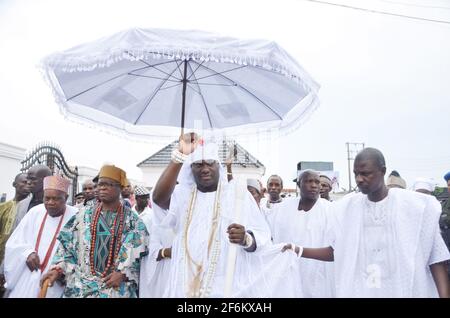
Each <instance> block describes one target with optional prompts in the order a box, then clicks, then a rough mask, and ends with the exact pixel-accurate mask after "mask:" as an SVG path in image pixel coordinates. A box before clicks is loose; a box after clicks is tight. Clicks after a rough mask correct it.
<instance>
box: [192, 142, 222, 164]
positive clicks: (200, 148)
mask: <svg viewBox="0 0 450 318" xmlns="http://www.w3.org/2000/svg"><path fill="white" fill-rule="evenodd" d="M201 160H216V161H217V162H220V160H219V147H218V146H217V144H216V143H214V142H205V141H201V142H199V143H198V145H197V148H195V150H194V152H193V153H192V154H191V155H190V156H189V161H190V163H193V162H196V161H201Z"/></svg>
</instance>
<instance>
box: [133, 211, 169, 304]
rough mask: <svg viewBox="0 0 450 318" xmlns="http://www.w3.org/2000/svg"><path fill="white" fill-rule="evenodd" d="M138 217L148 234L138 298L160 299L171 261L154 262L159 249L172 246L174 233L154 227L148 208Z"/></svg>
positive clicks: (151, 213) (166, 282) (166, 259)
mask: <svg viewBox="0 0 450 318" xmlns="http://www.w3.org/2000/svg"><path fill="white" fill-rule="evenodd" d="M139 217H140V218H141V220H142V221H143V222H144V224H145V226H146V228H147V231H148V232H149V233H150V244H149V247H148V250H149V253H148V255H147V256H145V257H144V258H143V259H142V261H141V272H140V278H139V297H140V298H160V297H162V296H163V292H164V289H165V288H166V285H167V284H168V278H169V270H170V262H171V259H170V258H165V259H162V260H160V261H156V258H157V257H158V252H159V250H160V249H162V248H168V247H171V246H172V242H173V238H174V236H175V233H174V231H173V229H171V228H163V227H160V226H156V225H154V224H153V223H154V222H153V218H154V216H153V211H152V210H151V209H150V208H148V207H147V208H146V209H145V210H144V211H143V212H142V213H141V214H139Z"/></svg>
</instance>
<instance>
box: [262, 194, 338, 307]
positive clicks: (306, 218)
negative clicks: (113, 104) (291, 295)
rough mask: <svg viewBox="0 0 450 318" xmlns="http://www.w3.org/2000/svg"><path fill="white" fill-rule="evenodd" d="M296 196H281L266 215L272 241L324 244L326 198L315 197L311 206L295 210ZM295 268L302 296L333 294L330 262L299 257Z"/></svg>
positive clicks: (327, 209)
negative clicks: (283, 197)
mask: <svg viewBox="0 0 450 318" xmlns="http://www.w3.org/2000/svg"><path fill="white" fill-rule="evenodd" d="M299 202H300V198H290V199H285V200H283V202H281V203H279V204H277V205H276V207H274V208H273V211H272V213H270V214H268V215H267V222H268V223H269V227H270V229H271V233H272V239H273V242H274V243H281V242H291V243H294V244H295V245H299V246H304V247H323V246H324V245H325V244H326V233H327V229H328V225H327V224H328V218H329V216H328V213H329V207H330V204H331V203H330V202H328V201H327V200H325V199H321V198H319V199H318V200H317V202H316V203H315V204H314V206H313V207H312V209H311V210H309V211H307V212H305V211H303V210H301V211H299V210H298V205H299ZM298 271H299V273H300V276H301V279H302V287H303V293H304V297H308V298H309V297H334V286H333V285H334V282H333V263H332V262H323V261H317V260H313V259H306V258H300V259H299V261H298Z"/></svg>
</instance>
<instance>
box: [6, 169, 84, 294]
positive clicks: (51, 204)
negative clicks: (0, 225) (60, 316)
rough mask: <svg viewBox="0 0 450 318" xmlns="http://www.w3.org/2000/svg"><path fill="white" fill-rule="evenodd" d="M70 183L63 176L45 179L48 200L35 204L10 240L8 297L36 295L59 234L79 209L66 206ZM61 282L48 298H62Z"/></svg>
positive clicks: (7, 279)
mask: <svg viewBox="0 0 450 318" xmlns="http://www.w3.org/2000/svg"><path fill="white" fill-rule="evenodd" d="M69 185H70V182H69V181H68V180H66V179H64V178H62V177H59V176H48V177H45V178H44V198H43V200H44V203H42V204H39V205H37V206H35V207H33V208H32V209H31V210H30V211H28V213H27V214H26V215H25V217H24V218H23V219H22V221H21V222H20V223H19V225H18V227H17V228H16V229H15V230H14V232H13V234H12V235H11V237H10V238H9V240H8V242H7V243H6V251H5V277H6V284H7V292H8V297H11V298H16V297H20V298H36V297H38V294H39V281H40V279H41V275H42V273H45V272H47V270H48V267H49V265H50V263H51V259H52V257H53V255H54V253H55V252H56V249H57V247H58V244H59V242H58V240H57V239H56V237H57V236H58V233H59V231H60V229H61V228H62V227H63V226H64V224H65V223H66V222H67V221H68V220H69V219H70V218H71V217H72V216H73V215H74V214H75V213H76V212H77V209H76V208H74V207H71V206H68V205H66V200H67V196H68V195H67V193H68V189H69ZM62 292H63V287H62V286H61V285H60V284H55V285H54V286H53V287H52V288H50V289H49V290H48V297H49V296H52V297H59V296H61V294H62Z"/></svg>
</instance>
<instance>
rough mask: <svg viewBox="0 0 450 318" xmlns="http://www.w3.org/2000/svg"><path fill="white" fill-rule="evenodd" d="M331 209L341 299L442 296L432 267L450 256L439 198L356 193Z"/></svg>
mask: <svg viewBox="0 0 450 318" xmlns="http://www.w3.org/2000/svg"><path fill="white" fill-rule="evenodd" d="M330 212H331V213H330V216H331V217H332V221H331V227H330V231H329V234H328V235H329V237H328V239H329V244H328V245H329V246H332V247H333V249H334V263H335V266H334V268H335V287H336V296H337V297H437V295H438V294H437V288H436V286H435V283H434V281H433V278H432V275H431V271H430V268H429V266H430V265H432V264H435V263H439V262H443V261H445V260H448V259H449V258H450V254H449V251H448V249H447V247H446V246H445V243H444V241H443V239H442V237H441V235H440V231H439V225H438V221H439V216H440V214H441V208H440V205H439V203H438V201H437V200H436V198H434V197H433V196H429V195H424V194H421V193H417V192H413V191H409V190H403V189H390V190H389V194H388V196H387V197H386V198H385V199H384V200H382V201H380V202H371V201H369V200H368V198H367V196H366V195H364V194H362V193H358V194H350V195H347V196H346V197H344V198H343V199H341V200H339V201H336V202H334V204H333V207H332V209H331V211H330Z"/></svg>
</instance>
